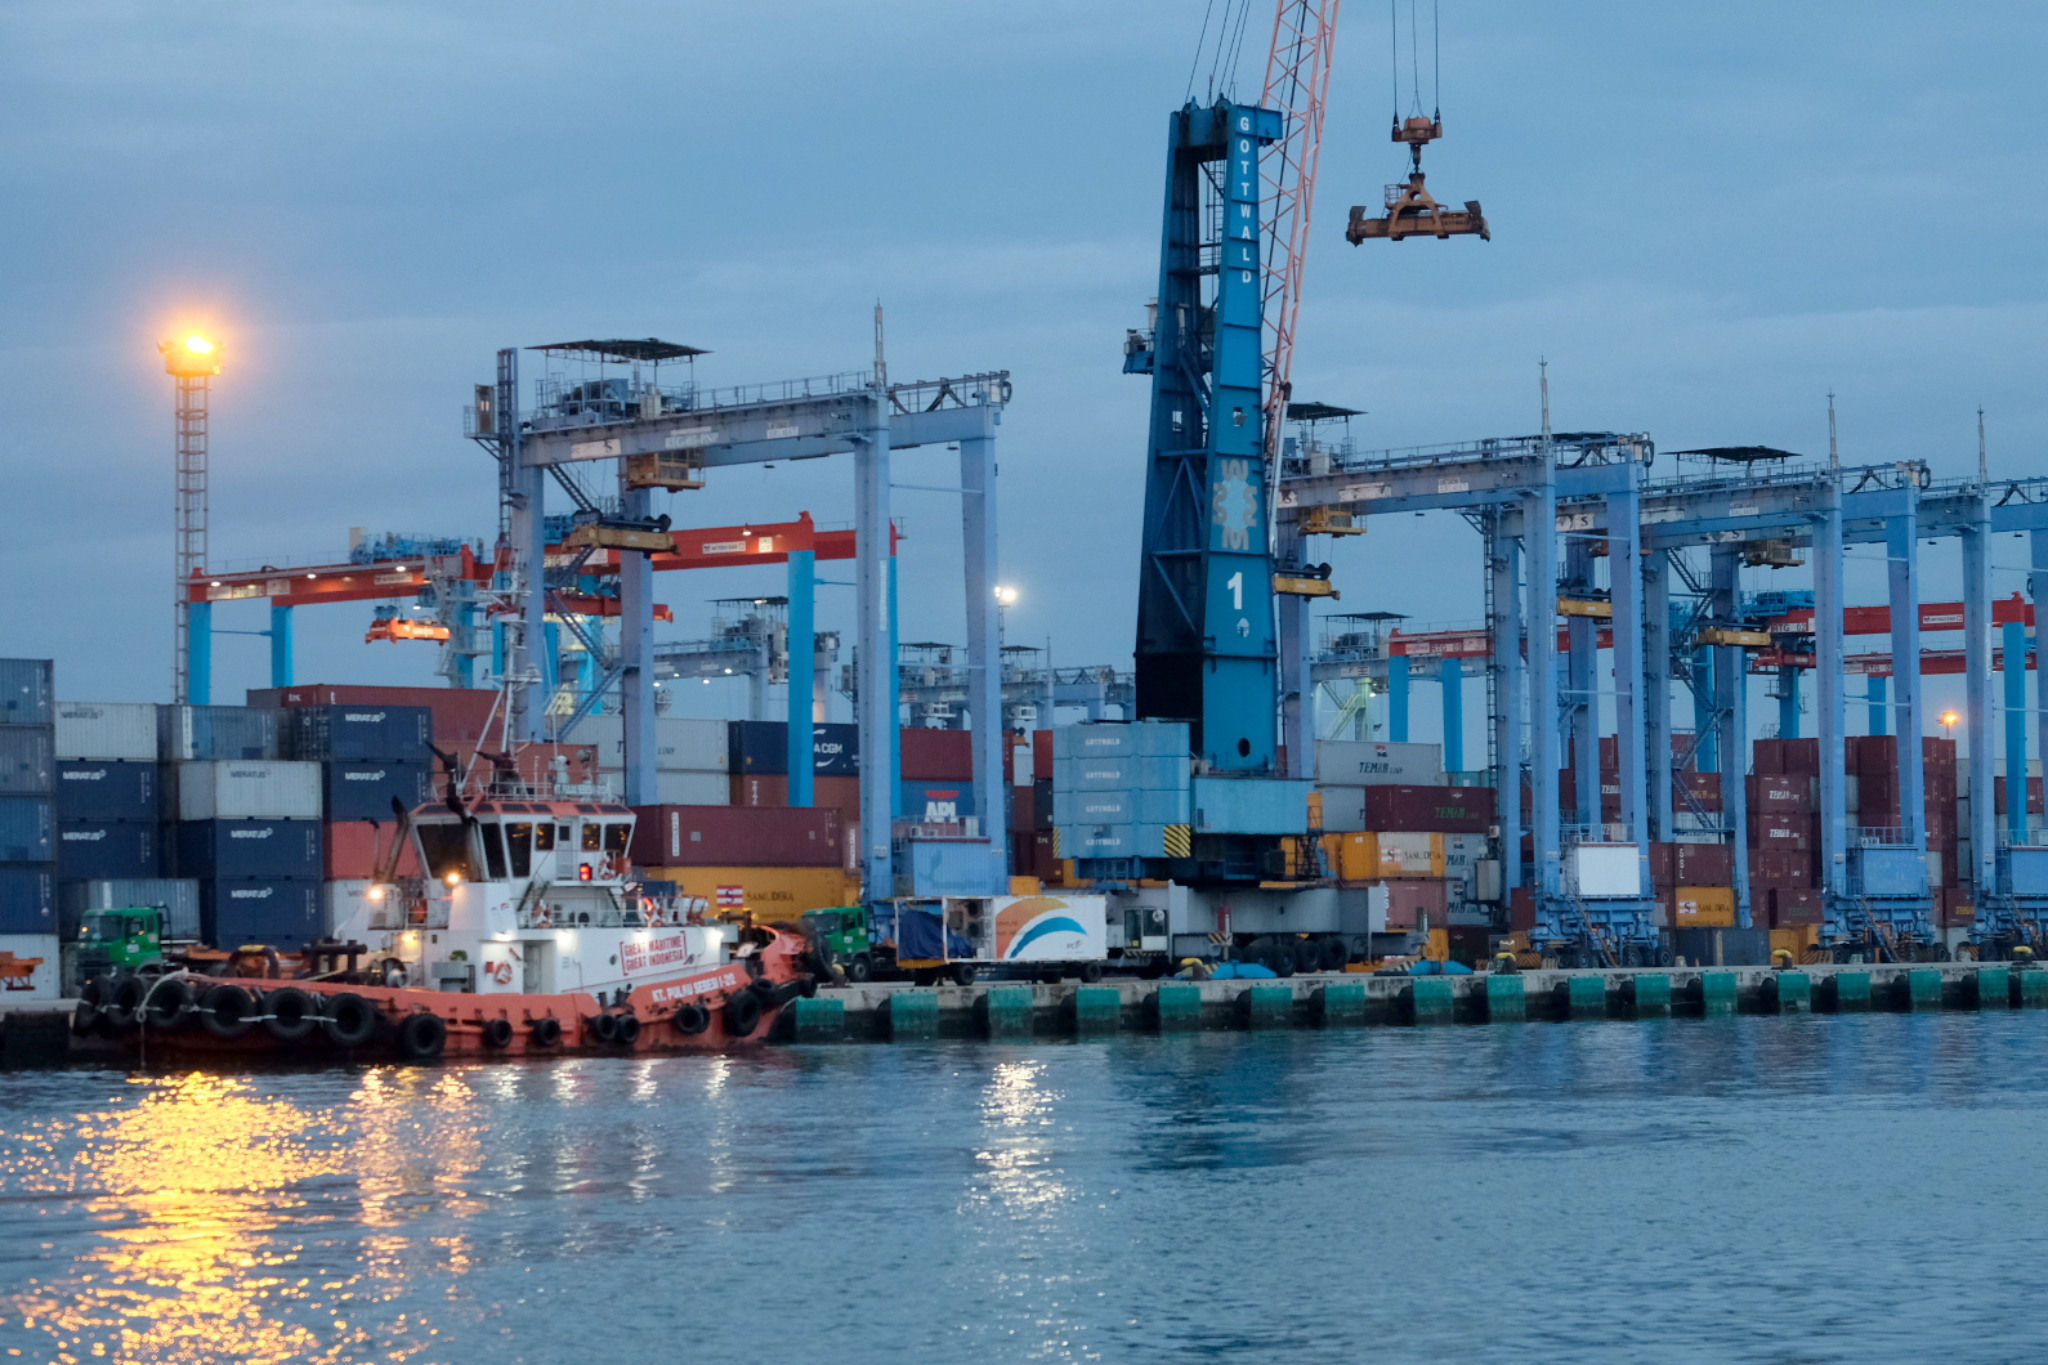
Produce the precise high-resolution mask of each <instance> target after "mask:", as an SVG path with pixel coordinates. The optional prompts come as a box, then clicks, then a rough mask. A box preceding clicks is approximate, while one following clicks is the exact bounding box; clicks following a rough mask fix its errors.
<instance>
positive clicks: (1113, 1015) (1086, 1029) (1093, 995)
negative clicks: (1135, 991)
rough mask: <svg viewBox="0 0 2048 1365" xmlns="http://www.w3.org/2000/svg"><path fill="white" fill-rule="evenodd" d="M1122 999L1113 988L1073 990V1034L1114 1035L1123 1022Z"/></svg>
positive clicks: (1095, 987)
mask: <svg viewBox="0 0 2048 1365" xmlns="http://www.w3.org/2000/svg"><path fill="white" fill-rule="evenodd" d="M1123 1015H1124V997H1123V994H1122V993H1121V992H1120V991H1118V990H1117V988H1116V987H1114V986H1077V987H1075V989H1074V1032H1076V1033H1115V1032H1116V1031H1117V1026H1118V1025H1119V1024H1121V1023H1122V1022H1123Z"/></svg>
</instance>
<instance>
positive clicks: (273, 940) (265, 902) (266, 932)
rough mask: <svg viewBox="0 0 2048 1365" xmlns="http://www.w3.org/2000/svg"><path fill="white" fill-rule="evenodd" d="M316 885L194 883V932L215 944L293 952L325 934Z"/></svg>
mask: <svg viewBox="0 0 2048 1365" xmlns="http://www.w3.org/2000/svg"><path fill="white" fill-rule="evenodd" d="M322 899H323V895H322V887H321V884H320V883H319V882H317V881H291V880H288V879H270V880H263V879H240V880H224V881H207V882H201V883H200V884H199V935H200V937H201V938H203V939H205V940H206V941H207V942H208V943H210V944H212V945H213V946H214V947H216V948H239V947H241V946H242V945H243V944H245V943H264V944H268V945H269V946H270V947H272V948H276V949H277V950H278V951H280V952H287V953H291V952H298V951H300V950H302V949H303V948H305V947H306V946H307V945H308V944H311V943H313V942H314V941H315V940H317V939H322V938H325V937H327V912H326V910H325V908H324V907H323V906H322V904H321V901H322Z"/></svg>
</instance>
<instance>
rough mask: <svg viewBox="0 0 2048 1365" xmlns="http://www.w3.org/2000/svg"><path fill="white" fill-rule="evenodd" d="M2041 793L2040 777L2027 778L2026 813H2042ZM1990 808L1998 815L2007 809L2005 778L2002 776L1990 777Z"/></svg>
mask: <svg viewBox="0 0 2048 1365" xmlns="http://www.w3.org/2000/svg"><path fill="white" fill-rule="evenodd" d="M2041 795H2042V793H2041V779H2040V778H2038V777H2030V778H2028V779H2027V814H2029V815H2040V814H2043V813H2044V807H2043V805H2042V800H2041ZM1991 809H1992V810H1994V811H1996V812H1997V813H1998V814H2000V815H2003V814H2005V812H2006V810H2007V809H2008V806H2007V803H2006V799H2005V779H2004V778H2002V777H1994V778H1992V779H1991Z"/></svg>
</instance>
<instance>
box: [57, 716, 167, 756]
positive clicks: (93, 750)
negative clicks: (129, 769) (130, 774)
mask: <svg viewBox="0 0 2048 1365" xmlns="http://www.w3.org/2000/svg"><path fill="white" fill-rule="evenodd" d="M156 712H157V708H156V703H154V702H146V701H64V702H58V703H57V757H58V758H59V759H60V760H62V759H74V758H82V759H114V760H118V761H121V762H126V763H154V762H156V757H157V752H156Z"/></svg>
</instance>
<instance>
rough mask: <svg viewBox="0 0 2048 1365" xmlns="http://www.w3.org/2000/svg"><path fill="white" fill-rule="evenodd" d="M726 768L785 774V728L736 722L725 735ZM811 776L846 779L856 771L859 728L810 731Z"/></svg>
mask: <svg viewBox="0 0 2048 1365" xmlns="http://www.w3.org/2000/svg"><path fill="white" fill-rule="evenodd" d="M727 736H728V738H727V755H726V765H727V767H728V768H729V769H730V770H731V772H732V774H733V775H734V776H735V777H737V776H739V775H740V774H742V773H781V774H787V773H788V772H789V726H788V725H787V724H785V723H784V722H782V721H779V720H736V721H733V722H732V724H731V727H730V729H729V730H728V731H727ZM811 758H812V769H811V770H812V772H813V773H815V774H817V775H818V776H821V777H847V776H850V775H852V774H854V773H857V772H859V771H860V727H858V726H854V725H844V724H838V723H833V724H827V725H813V726H812V727H811Z"/></svg>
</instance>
